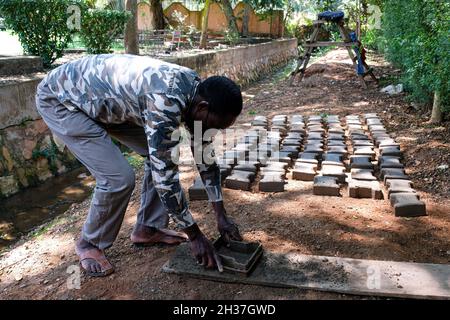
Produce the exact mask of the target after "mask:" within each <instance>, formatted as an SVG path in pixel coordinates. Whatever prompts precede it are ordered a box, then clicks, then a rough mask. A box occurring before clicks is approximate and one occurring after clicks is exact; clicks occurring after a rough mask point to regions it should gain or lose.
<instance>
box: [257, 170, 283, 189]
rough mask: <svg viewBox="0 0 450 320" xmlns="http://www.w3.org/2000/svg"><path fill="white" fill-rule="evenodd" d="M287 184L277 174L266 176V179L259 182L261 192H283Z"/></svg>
mask: <svg viewBox="0 0 450 320" xmlns="http://www.w3.org/2000/svg"><path fill="white" fill-rule="evenodd" d="M285 184H286V182H285V181H284V179H283V177H282V176H281V175H277V174H268V175H264V177H263V178H262V179H261V180H260V181H259V191H262V192H283V191H284V185H285Z"/></svg>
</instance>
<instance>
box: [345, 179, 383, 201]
mask: <svg viewBox="0 0 450 320" xmlns="http://www.w3.org/2000/svg"><path fill="white" fill-rule="evenodd" d="M348 195H349V197H351V198H369V199H375V200H382V199H384V196H383V192H382V191H381V188H380V184H379V182H378V181H364V180H351V181H350V182H349V184H348Z"/></svg>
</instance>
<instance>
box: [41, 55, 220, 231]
mask: <svg viewBox="0 0 450 320" xmlns="http://www.w3.org/2000/svg"><path fill="white" fill-rule="evenodd" d="M199 82H200V79H199V77H198V75H197V73H195V72H194V71H193V70H191V69H188V68H185V67H181V66H178V65H175V64H170V63H167V62H163V61H160V60H156V59H152V58H149V57H141V56H133V55H113V54H107V55H92V56H87V57H84V58H82V59H79V60H76V61H73V62H70V63H68V64H65V65H63V66H61V67H59V68H56V69H54V70H53V71H51V72H50V73H49V74H48V75H47V77H46V78H45V79H44V80H43V81H42V83H41V85H43V84H44V83H46V84H47V85H48V88H49V90H50V91H51V92H52V94H54V95H55V96H56V97H57V99H58V100H59V101H60V102H61V103H62V104H63V105H64V106H65V107H67V108H68V109H69V110H74V111H75V110H77V111H78V110H81V111H83V112H84V113H86V114H87V115H88V116H89V117H91V118H92V119H94V120H95V121H98V122H101V123H106V124H119V123H125V122H132V123H135V124H137V125H139V126H142V127H144V128H145V133H146V135H147V140H148V147H149V158H150V162H151V167H152V178H153V183H154V185H155V188H156V190H157V192H158V194H159V197H160V198H161V201H162V203H163V204H164V206H165V207H166V209H167V211H168V213H169V215H170V216H171V217H172V218H173V219H174V220H175V221H176V222H177V223H178V225H179V226H180V227H181V228H185V227H188V226H190V225H192V224H193V223H194V220H193V218H192V215H191V213H190V211H189V208H188V205H187V201H186V198H185V195H184V192H183V190H182V188H181V185H180V182H179V171H178V165H177V163H176V161H173V159H172V154H173V153H174V152H175V153H176V148H177V147H178V146H179V142H180V139H179V138H178V139H174V138H173V137H174V136H180V135H179V134H178V135H173V134H174V133H175V132H176V131H177V130H178V129H179V127H180V125H181V124H182V122H183V111H184V110H186V108H187V107H188V106H189V104H190V103H191V101H192V99H193V97H194V95H195V92H196V89H197V86H198V84H199ZM192 136H193V135H192ZM192 144H193V142H192ZM203 147H204V148H205V147H206V146H203ZM197 168H198V170H199V172H200V176H201V177H202V180H203V183H204V185H205V188H206V191H207V193H208V196H209V200H210V201H211V202H216V201H221V200H222V191H221V185H220V171H219V167H218V166H217V164H215V163H213V164H211V165H208V164H204V163H197Z"/></svg>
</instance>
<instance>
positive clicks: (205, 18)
mask: <svg viewBox="0 0 450 320" xmlns="http://www.w3.org/2000/svg"><path fill="white" fill-rule="evenodd" d="M210 5H211V0H206V1H205V8H204V9H203V16H202V35H201V36H200V49H205V48H206V42H207V40H208V15H209V8H210Z"/></svg>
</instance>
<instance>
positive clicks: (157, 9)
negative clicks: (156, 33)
mask: <svg viewBox="0 0 450 320" xmlns="http://www.w3.org/2000/svg"><path fill="white" fill-rule="evenodd" d="M150 10H151V12H152V16H153V21H152V25H153V28H154V29H155V30H163V29H164V28H165V22H164V11H163V7H162V1H161V0H150Z"/></svg>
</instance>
